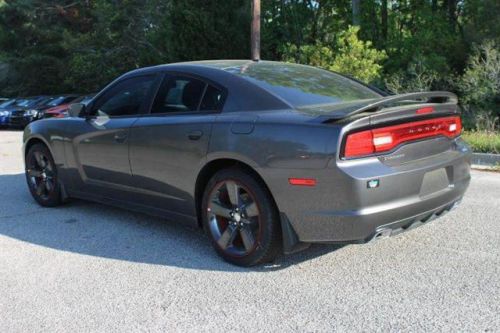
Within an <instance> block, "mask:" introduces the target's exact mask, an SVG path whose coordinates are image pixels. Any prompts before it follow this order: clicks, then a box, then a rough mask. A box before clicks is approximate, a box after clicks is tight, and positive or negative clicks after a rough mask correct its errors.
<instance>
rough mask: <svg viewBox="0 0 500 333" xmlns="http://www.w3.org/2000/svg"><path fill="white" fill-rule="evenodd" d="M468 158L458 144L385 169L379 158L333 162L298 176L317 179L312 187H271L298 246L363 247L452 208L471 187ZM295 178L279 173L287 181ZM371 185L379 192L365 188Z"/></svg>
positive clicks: (293, 174)
mask: <svg viewBox="0 0 500 333" xmlns="http://www.w3.org/2000/svg"><path fill="white" fill-rule="evenodd" d="M470 157H471V152H470V149H469V148H468V147H467V145H465V143H464V142H463V141H462V140H461V139H457V140H456V141H455V143H454V147H453V149H450V150H449V151H446V152H443V153H441V154H437V155H434V156H430V157H428V158H425V159H422V160H420V161H415V162H412V163H407V164H404V165H398V166H394V165H393V166H389V165H386V164H384V163H383V162H381V161H380V160H379V159H378V158H369V159H363V160H359V161H347V162H344V161H338V160H337V161H332V163H330V166H329V167H327V168H325V169H324V170H309V171H306V172H305V173H304V172H303V170H302V173H301V176H302V177H307V178H315V179H317V184H316V186H315V187H298V186H280V187H277V186H276V182H272V184H271V186H270V187H271V190H272V192H273V193H274V194H275V200H276V203H277V205H278V208H279V209H280V211H281V213H282V214H284V215H285V216H286V217H287V219H288V220H289V222H290V224H291V226H292V228H293V230H294V232H295V233H296V235H297V238H298V240H299V241H301V242H305V243H363V242H367V241H370V240H372V239H374V238H376V237H377V236H378V237H380V236H388V235H390V234H394V233H399V232H401V231H405V230H409V229H413V228H414V227H416V226H419V225H422V224H425V223H426V222H428V221H430V220H432V219H434V218H435V217H438V216H442V215H443V214H444V213H446V212H448V211H449V210H450V209H451V208H453V207H455V206H456V205H457V204H458V203H459V202H460V200H461V198H462V197H463V195H464V193H465V191H466V190H467V188H468V186H469V182H470ZM298 172H299V171H297V170H281V174H285V175H287V176H288V177H296V175H297V173H298ZM281 177H283V176H281ZM370 181H376V182H377V183H378V186H376V187H374V188H369V186H368V183H369V182H370ZM276 193H277V195H276Z"/></svg>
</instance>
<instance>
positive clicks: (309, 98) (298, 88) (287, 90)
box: [224, 61, 381, 107]
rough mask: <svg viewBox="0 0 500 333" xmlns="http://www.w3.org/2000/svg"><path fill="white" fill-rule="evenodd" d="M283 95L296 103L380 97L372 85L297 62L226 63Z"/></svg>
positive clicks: (291, 102) (318, 103)
mask: <svg viewBox="0 0 500 333" xmlns="http://www.w3.org/2000/svg"><path fill="white" fill-rule="evenodd" d="M224 69H225V70H226V71H228V72H231V73H233V74H237V75H240V76H243V77H244V78H246V79H248V80H249V81H251V82H253V83H255V84H256V85H258V86H260V87H262V88H264V89H265V90H268V91H270V92H272V93H274V94H275V95H277V96H279V97H281V98H282V99H284V100H285V101H287V102H288V103H289V104H291V105H292V106H294V107H305V106H313V105H323V104H338V103H344V102H349V101H354V100H359V99H371V98H380V97H381V96H380V95H379V94H377V93H376V92H375V91H373V90H371V89H370V88H368V87H366V86H364V85H362V84H360V83H358V82H356V81H354V80H351V79H348V78H346V77H343V76H341V75H339V74H335V73H332V72H329V71H326V70H323V69H318V68H315V67H311V66H304V65H297V64H283V63H273V62H265V61H264V62H258V63H256V62H249V63H246V64H245V65H238V66H232V67H225V68H224Z"/></svg>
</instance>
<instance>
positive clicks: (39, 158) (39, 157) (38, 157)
mask: <svg viewBox="0 0 500 333" xmlns="http://www.w3.org/2000/svg"><path fill="white" fill-rule="evenodd" d="M34 155H35V160H36V163H37V164H38V166H39V167H41V168H42V169H43V168H45V166H46V163H45V161H44V159H43V155H42V153H40V152H39V151H36V152H35V153H34Z"/></svg>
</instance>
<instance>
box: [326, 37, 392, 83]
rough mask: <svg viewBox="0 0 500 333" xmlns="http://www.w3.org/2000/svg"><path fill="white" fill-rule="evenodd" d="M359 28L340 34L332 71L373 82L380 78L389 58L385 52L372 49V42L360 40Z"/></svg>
mask: <svg viewBox="0 0 500 333" xmlns="http://www.w3.org/2000/svg"><path fill="white" fill-rule="evenodd" d="M358 31H359V27H349V28H348V29H347V31H345V32H342V33H341V34H339V37H338V39H337V49H338V51H337V54H336V56H335V59H334V61H333V63H332V64H331V66H330V69H331V70H332V71H336V72H340V73H344V74H348V75H350V76H353V77H355V78H357V79H359V80H361V81H365V82H371V81H373V80H375V79H377V78H379V77H380V73H381V71H382V65H380V63H381V62H382V61H383V60H385V59H386V58H387V55H386V53H385V51H379V50H377V49H375V48H373V47H372V43H371V42H370V41H362V40H360V39H359V38H358Z"/></svg>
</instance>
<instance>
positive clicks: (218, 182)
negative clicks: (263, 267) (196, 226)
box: [201, 169, 282, 266]
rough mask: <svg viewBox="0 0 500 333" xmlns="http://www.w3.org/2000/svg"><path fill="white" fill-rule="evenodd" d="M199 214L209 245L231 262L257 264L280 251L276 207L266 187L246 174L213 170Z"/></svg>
mask: <svg viewBox="0 0 500 333" xmlns="http://www.w3.org/2000/svg"><path fill="white" fill-rule="evenodd" d="M201 214H202V220H203V227H204V229H205V231H206V232H207V234H208V236H209V237H210V240H211V242H212V245H213V247H214V248H215V250H216V251H217V253H218V255H219V256H221V257H222V258H223V259H224V260H226V261H228V262H230V263H232V264H235V265H238V266H253V265H258V264H261V263H265V262H270V261H272V260H274V259H275V258H276V256H277V255H278V254H279V253H280V250H281V243H282V242H281V228H280V220H279V214H278V210H277V209H276V207H275V204H274V201H273V198H272V197H271V194H270V193H269V191H268V190H267V188H266V187H265V186H264V185H263V184H262V183H261V181H260V180H259V179H258V178H257V177H255V176H253V175H252V174H250V173H246V172H244V171H243V170H240V169H224V170H221V171H219V172H217V173H216V174H215V175H214V176H213V177H212V178H211V179H210V181H209V182H208V184H207V186H206V188H205V192H204V195H203V202H202V212H201Z"/></svg>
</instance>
